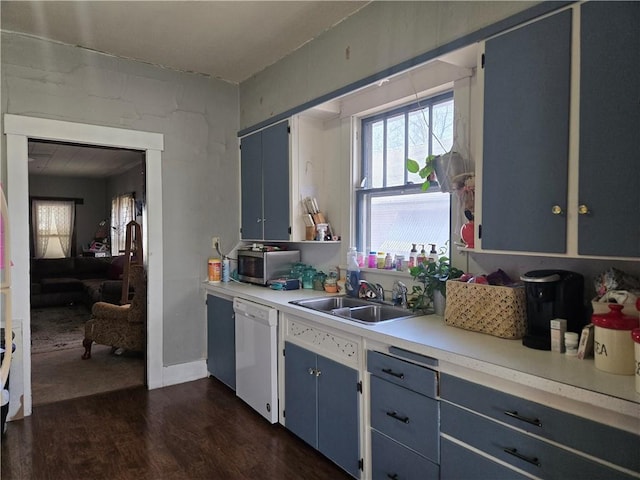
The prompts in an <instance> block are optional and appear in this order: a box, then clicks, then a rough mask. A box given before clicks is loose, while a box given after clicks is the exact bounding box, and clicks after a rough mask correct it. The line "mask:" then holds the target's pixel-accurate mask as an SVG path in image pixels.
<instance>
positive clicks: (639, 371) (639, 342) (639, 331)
mask: <svg viewBox="0 0 640 480" xmlns="http://www.w3.org/2000/svg"><path fill="white" fill-rule="evenodd" d="M631 338H632V339H633V345H634V349H635V352H636V363H635V373H636V392H638V393H640V328H634V329H633V330H631Z"/></svg>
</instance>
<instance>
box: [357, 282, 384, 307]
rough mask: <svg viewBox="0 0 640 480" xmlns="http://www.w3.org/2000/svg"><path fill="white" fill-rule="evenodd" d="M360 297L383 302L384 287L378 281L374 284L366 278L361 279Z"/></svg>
mask: <svg viewBox="0 0 640 480" xmlns="http://www.w3.org/2000/svg"><path fill="white" fill-rule="evenodd" d="M358 297H360V298H366V299H368V300H377V301H381V302H382V301H384V289H383V288H382V285H380V284H379V283H376V284H375V285H374V284H373V283H371V282H367V281H366V280H360V288H359V289H358Z"/></svg>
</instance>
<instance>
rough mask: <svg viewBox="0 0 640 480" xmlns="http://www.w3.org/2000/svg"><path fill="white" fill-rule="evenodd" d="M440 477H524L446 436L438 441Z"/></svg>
mask: <svg viewBox="0 0 640 480" xmlns="http://www.w3.org/2000/svg"><path fill="white" fill-rule="evenodd" d="M440 448H441V453H440V455H441V458H442V461H441V462H440V463H441V466H440V479H441V480H461V479H464V478H473V480H507V479H508V480H512V479H513V480H520V479H524V478H528V477H525V476H524V475H521V474H520V473H518V472H516V471H515V470H511V469H509V468H507V467H505V466H503V465H501V464H499V463H496V462H494V461H493V460H491V459H489V458H487V457H483V456H482V455H479V454H477V453H475V452H473V451H471V450H469V449H468V448H465V447H463V446H461V445H458V444H457V443H453V442H451V441H449V440H447V439H446V438H443V439H441V441H440Z"/></svg>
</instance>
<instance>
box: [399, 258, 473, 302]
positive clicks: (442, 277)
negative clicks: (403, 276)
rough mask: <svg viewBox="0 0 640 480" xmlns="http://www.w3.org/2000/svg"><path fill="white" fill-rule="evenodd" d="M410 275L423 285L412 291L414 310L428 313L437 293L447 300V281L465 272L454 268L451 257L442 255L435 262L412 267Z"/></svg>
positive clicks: (415, 286) (415, 287)
mask: <svg viewBox="0 0 640 480" xmlns="http://www.w3.org/2000/svg"><path fill="white" fill-rule="evenodd" d="M445 251H446V250H445ZM409 273H410V274H411V277H412V278H413V279H414V281H416V282H418V283H420V284H421V285H414V286H413V288H412V291H411V299H412V306H413V310H414V311H418V310H419V311H426V310H427V309H428V308H429V307H430V306H431V305H433V298H434V295H435V292H436V291H438V292H440V293H441V294H442V296H444V297H445V298H446V296H447V280H453V279H454V278H460V277H461V276H462V274H463V273H464V272H463V271H462V270H460V269H459V268H456V267H454V266H452V265H451V259H450V258H449V257H447V256H445V255H442V256H440V257H438V260H436V261H435V262H428V263H420V264H418V265H416V266H415V267H411V268H410V269H409Z"/></svg>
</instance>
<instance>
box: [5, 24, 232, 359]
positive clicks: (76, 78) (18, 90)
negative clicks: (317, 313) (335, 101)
mask: <svg viewBox="0 0 640 480" xmlns="http://www.w3.org/2000/svg"><path fill="white" fill-rule="evenodd" d="M1 47H2V64H1V66H2V85H1V87H2V91H1V93H2V95H1V97H2V113H13V114H20V115H29V116H34V117H43V118H51V119H57V120H66V121H71V122H80V123H88V124H95V125H105V126H112V127H121V128H129V129H134V130H142V131H148V132H157V133H163V134H164V139H165V140H164V145H165V150H164V152H163V153H162V191H163V205H162V214H163V225H164V231H163V245H164V253H163V265H164V286H163V297H164V315H163V338H164V345H163V363H164V365H176V364H181V363H187V362H192V361H196V360H200V359H204V358H206V341H205V339H206V336H205V331H206V330H205V324H206V322H205V318H206V317H205V305H204V300H203V295H202V293H201V290H200V282H201V281H202V279H203V278H204V275H205V270H206V259H207V257H208V256H209V253H210V249H211V236H212V235H218V236H221V237H222V239H223V242H224V243H225V244H227V243H228V244H235V243H236V242H237V241H238V236H239V235H238V232H239V213H238V212H239V195H238V185H239V181H238V178H239V161H238V158H239V154H238V147H237V145H238V144H237V139H236V132H237V130H238V112H239V106H238V87H237V86H235V85H231V84H228V83H225V82H222V81H219V80H214V79H209V78H205V77H203V76H199V75H193V74H185V73H178V72H173V71H170V70H166V69H163V68H159V67H155V66H152V65H148V64H143V63H139V62H134V61H129V60H123V59H118V58H114V57H110V56H107V55H102V54H98V53H95V52H91V51H87V50H82V49H79V48H77V47H72V46H65V45H60V44H56V43H52V42H47V41H43V40H38V39H34V38H27V37H22V36H19V35H15V34H8V33H3V34H2V45H1ZM3 142H4V138H3ZM4 151H5V149H4V148H3V156H2V169H1V172H2V174H3V175H2V177H3V178H6V177H5V174H6V158H5V153H4ZM7 188H8V189H10V188H11V185H7ZM25 221H26V219H25Z"/></svg>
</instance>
